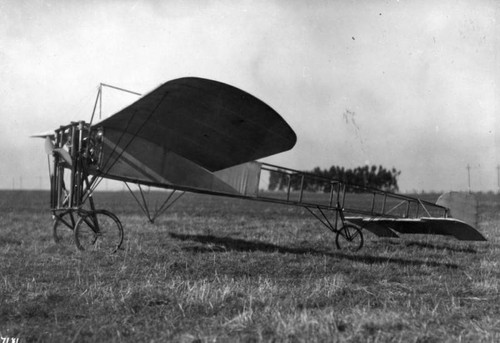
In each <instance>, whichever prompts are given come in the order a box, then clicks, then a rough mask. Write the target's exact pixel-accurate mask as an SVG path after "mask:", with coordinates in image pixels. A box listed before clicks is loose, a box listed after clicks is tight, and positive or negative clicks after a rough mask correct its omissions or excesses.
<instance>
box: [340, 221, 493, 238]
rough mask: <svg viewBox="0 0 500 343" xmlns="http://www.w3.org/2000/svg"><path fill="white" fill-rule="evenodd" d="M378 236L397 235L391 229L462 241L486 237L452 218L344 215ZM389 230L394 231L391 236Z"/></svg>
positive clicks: (404, 232) (403, 232)
mask: <svg viewBox="0 0 500 343" xmlns="http://www.w3.org/2000/svg"><path fill="white" fill-rule="evenodd" d="M346 220H347V221H349V222H351V223H354V224H356V225H358V226H360V227H362V228H364V229H366V230H368V231H370V232H372V233H374V234H375V235H377V236H379V237H397V234H395V233H394V232H393V231H396V232H399V233H402V234H428V235H445V236H453V237H455V238H456V239H459V240H462V241H486V238H485V237H484V236H483V235H482V234H481V233H480V232H479V231H477V230H476V229H475V228H473V227H472V226H470V225H469V224H467V223H465V222H462V221H460V220H457V219H452V218H416V219H406V218H383V217H380V218H378V217H376V218H361V217H346ZM389 231H392V232H393V233H394V236H391V234H390V233H389Z"/></svg>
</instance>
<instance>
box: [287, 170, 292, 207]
mask: <svg viewBox="0 0 500 343" xmlns="http://www.w3.org/2000/svg"><path fill="white" fill-rule="evenodd" d="M286 175H287V176H288V186H287V191H286V201H289V200H290V186H291V183H292V176H291V175H290V174H286Z"/></svg>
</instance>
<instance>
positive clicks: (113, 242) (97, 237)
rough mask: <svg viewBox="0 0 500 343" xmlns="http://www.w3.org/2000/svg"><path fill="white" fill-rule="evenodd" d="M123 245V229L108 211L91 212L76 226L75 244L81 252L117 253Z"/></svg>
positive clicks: (82, 217)
mask: <svg viewBox="0 0 500 343" xmlns="http://www.w3.org/2000/svg"><path fill="white" fill-rule="evenodd" d="M122 243H123V227H122V224H121V223H120V221H119V220H118V218H117V217H116V216H115V215H114V214H113V213H111V212H109V211H106V210H97V211H90V212H88V213H87V214H85V215H83V216H81V218H80V220H78V222H77V223H76V226H75V244H76V247H77V248H78V249H79V250H100V251H107V252H110V253H114V252H116V251H117V250H118V249H119V248H120V246H121V245H122Z"/></svg>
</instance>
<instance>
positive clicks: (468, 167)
mask: <svg viewBox="0 0 500 343" xmlns="http://www.w3.org/2000/svg"><path fill="white" fill-rule="evenodd" d="M467 180H468V187H469V193H470V165H469V164H468V163H467Z"/></svg>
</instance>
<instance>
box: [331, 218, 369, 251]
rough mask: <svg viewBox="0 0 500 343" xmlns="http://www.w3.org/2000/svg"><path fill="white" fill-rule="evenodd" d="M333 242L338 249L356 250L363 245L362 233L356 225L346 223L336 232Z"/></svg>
mask: <svg viewBox="0 0 500 343" xmlns="http://www.w3.org/2000/svg"><path fill="white" fill-rule="evenodd" d="M335 244H337V248H338V249H342V250H347V251H352V252H354V251H358V250H359V249H361V248H362V247H363V233H362V232H361V229H359V228H358V227H356V226H354V225H351V224H346V225H344V226H343V227H342V228H341V229H340V230H339V231H338V232H337V237H336V238H335Z"/></svg>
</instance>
